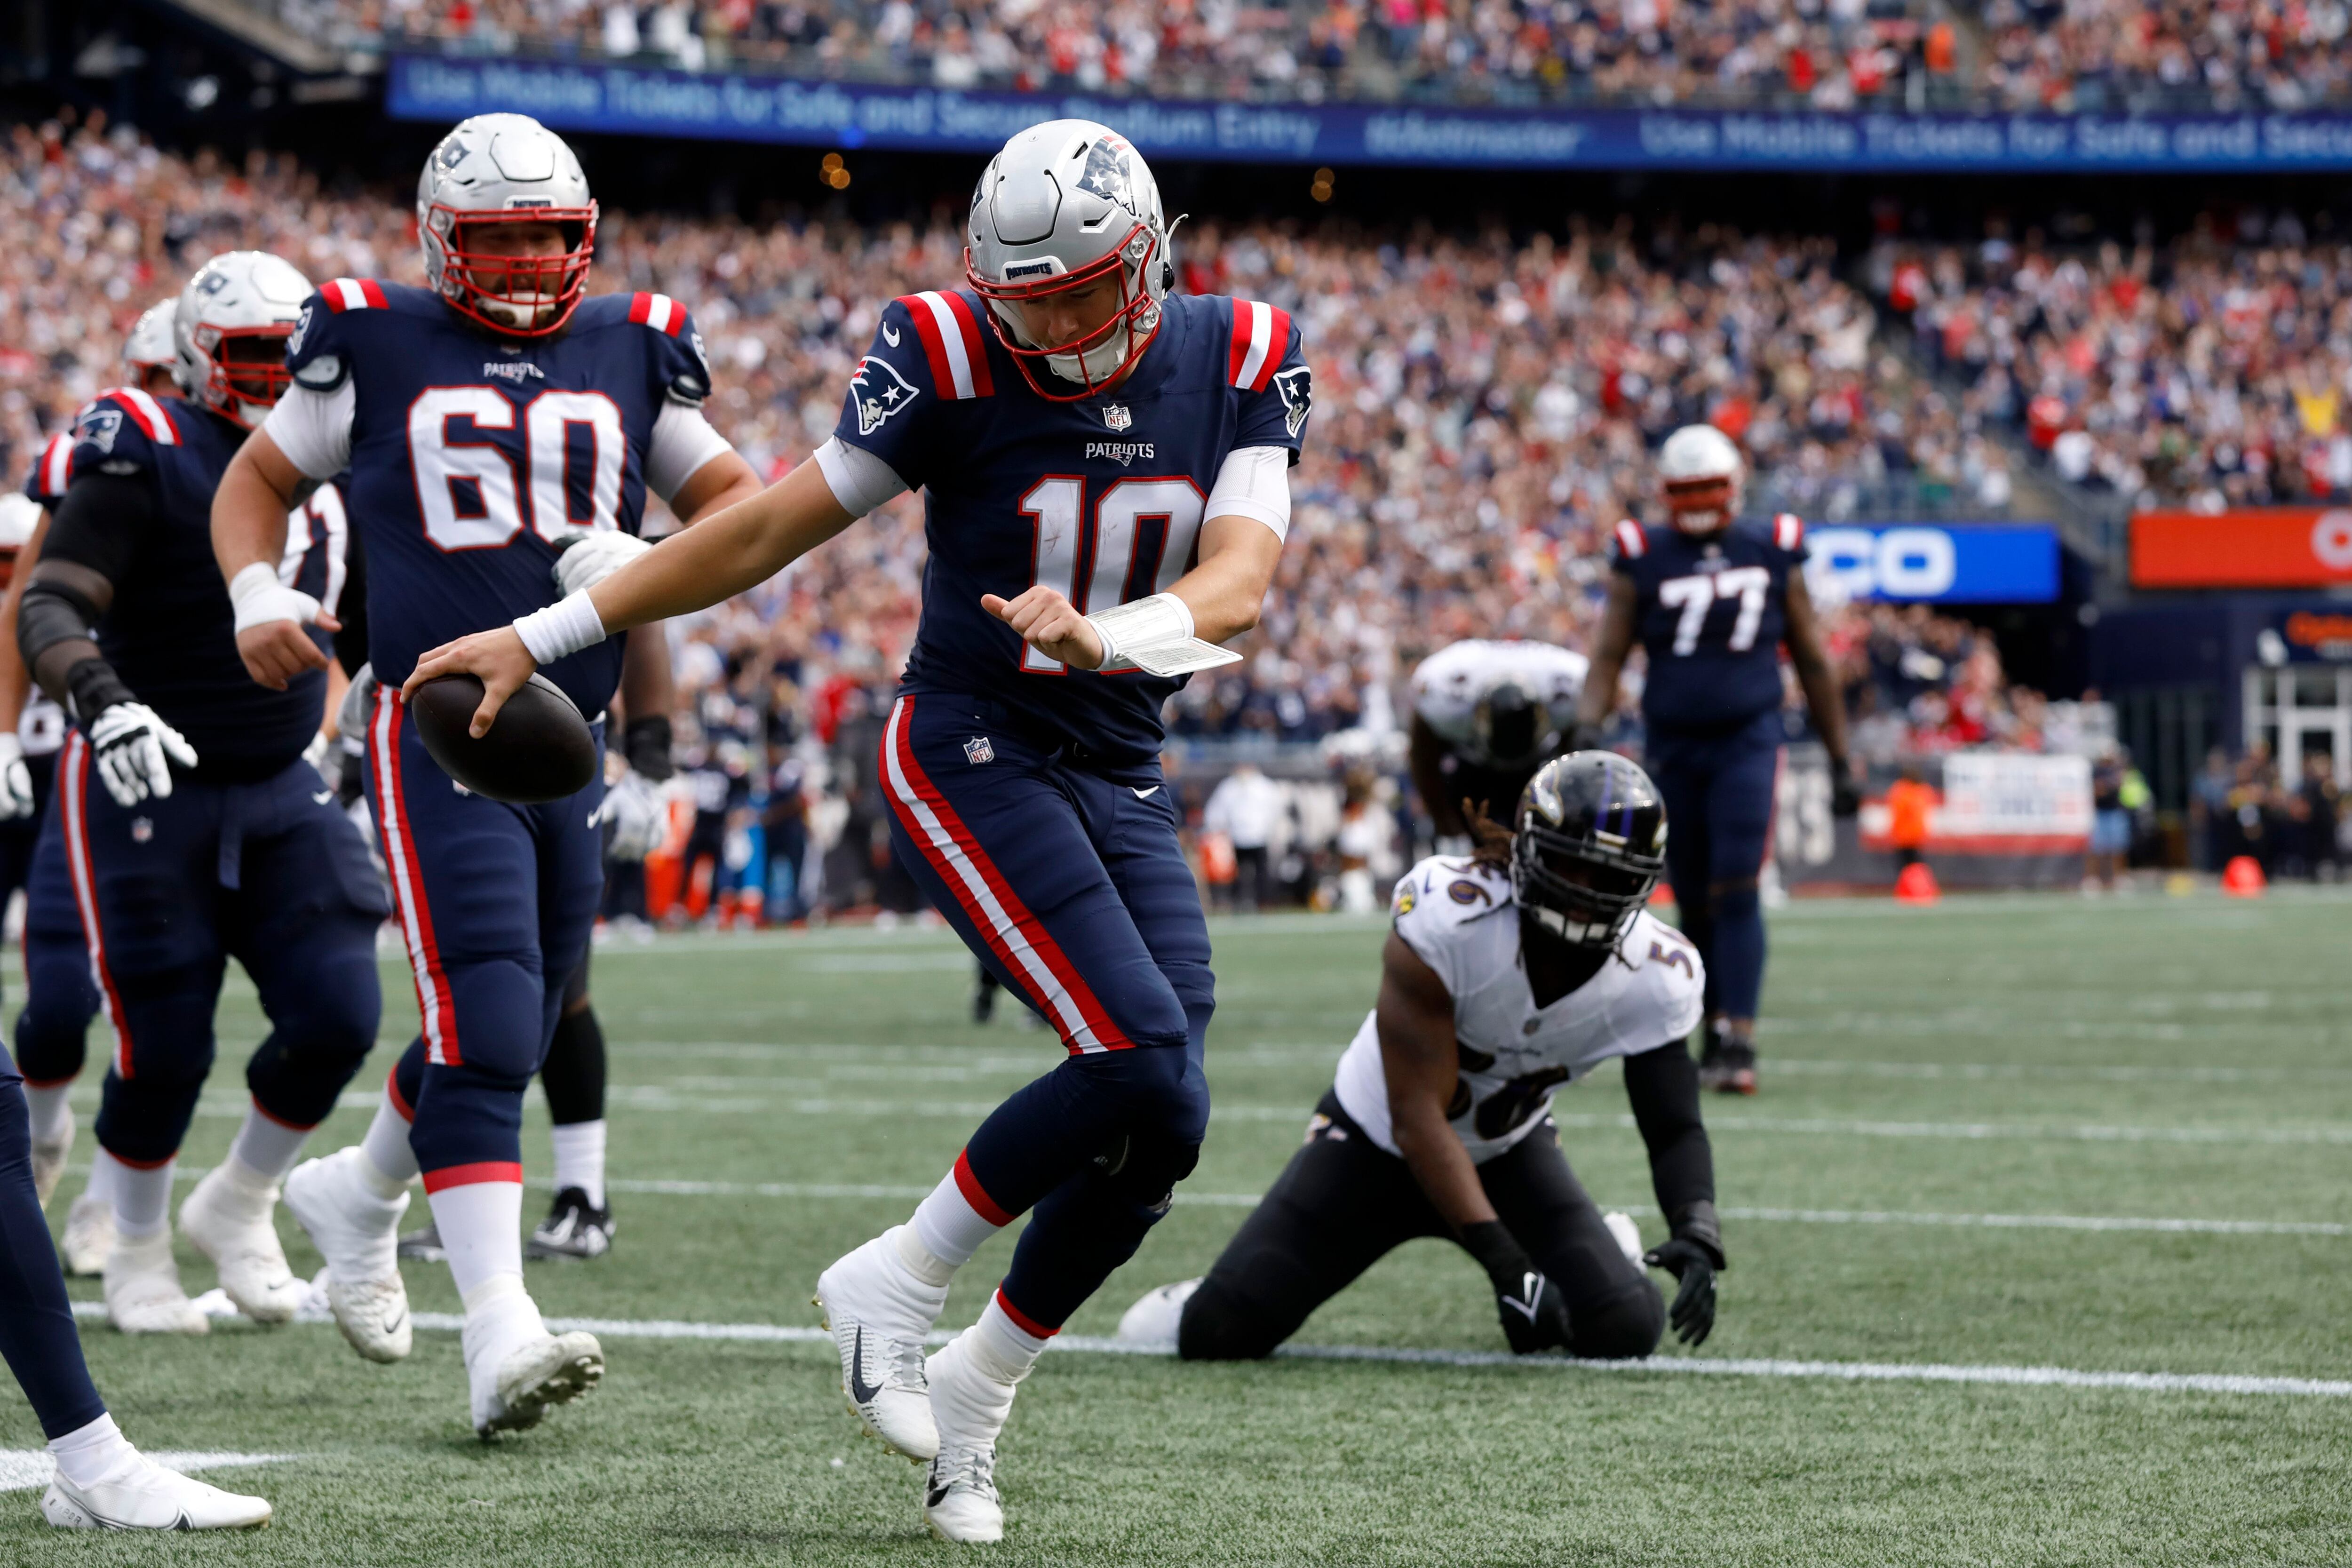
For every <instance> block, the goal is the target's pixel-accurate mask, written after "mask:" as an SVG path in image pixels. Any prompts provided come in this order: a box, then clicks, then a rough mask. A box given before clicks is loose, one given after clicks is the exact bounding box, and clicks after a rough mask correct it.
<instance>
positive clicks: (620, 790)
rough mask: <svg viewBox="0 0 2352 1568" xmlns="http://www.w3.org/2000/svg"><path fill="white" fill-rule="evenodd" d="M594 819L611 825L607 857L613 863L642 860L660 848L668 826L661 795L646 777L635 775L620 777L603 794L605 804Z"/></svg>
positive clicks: (627, 774)
mask: <svg viewBox="0 0 2352 1568" xmlns="http://www.w3.org/2000/svg"><path fill="white" fill-rule="evenodd" d="M597 815H598V816H599V817H600V818H601V819H602V820H604V821H605V822H609V823H611V824H612V825H613V842H612V845H611V847H610V849H609V851H608V853H610V854H611V856H612V857H613V858H614V859H615V860H642V859H644V858H646V856H647V855H650V854H652V853H653V852H654V850H656V848H658V847H660V845H661V841H662V832H663V829H665V828H666V827H667V826H668V825H669V813H668V812H667V810H665V809H664V808H663V805H662V796H661V791H660V790H659V789H657V788H656V787H655V786H654V784H652V783H651V782H649V781H648V780H647V779H646V776H645V774H643V773H635V772H631V773H623V774H622V775H621V780H620V782H619V783H618V784H614V786H613V787H612V788H610V789H608V790H606V791H605V792H604V805H602V806H600V807H599V808H598V809H597Z"/></svg>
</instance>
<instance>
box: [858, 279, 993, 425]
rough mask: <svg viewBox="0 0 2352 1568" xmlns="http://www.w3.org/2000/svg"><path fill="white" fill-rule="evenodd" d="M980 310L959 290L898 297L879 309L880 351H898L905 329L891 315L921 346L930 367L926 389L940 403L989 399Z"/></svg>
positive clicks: (984, 328)
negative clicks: (885, 348) (901, 322)
mask: <svg viewBox="0 0 2352 1568" xmlns="http://www.w3.org/2000/svg"><path fill="white" fill-rule="evenodd" d="M980 310H981V307H979V306H977V305H975V304H973V303H972V300H971V296H969V295H967V294H965V293H964V291H963V290H962V289H924V290H923V291H922V292H921V293H919V294H901V295H900V296H898V298H897V299H895V300H891V301H890V303H889V304H888V305H887V306H886V307H885V308H884V309H883V311H882V324H881V328H880V333H879V335H880V337H881V340H882V342H883V343H884V344H885V345H887V346H888V347H891V348H896V347H898V343H899V338H898V333H899V332H901V331H904V330H905V327H902V326H901V325H899V323H898V321H896V320H894V319H893V318H894V313H896V314H898V315H899V316H901V317H902V318H903V320H904V322H905V325H906V327H912V328H913V329H914V332H915V336H916V339H917V341H918V342H920V343H921V344H922V348H923V357H924V359H925V360H927V361H929V364H930V371H931V385H932V387H933V388H934V389H935V390H936V391H937V392H938V394H939V395H940V397H941V398H943V399H945V400H947V401H949V402H961V401H963V400H965V399H967V398H973V397H993V396H995V395H996V384H995V381H994V378H993V377H992V376H991V375H990V374H989V370H988V343H987V341H986V339H985V338H984V337H983V336H982V333H984V332H986V331H988V330H989V329H988V327H987V326H986V324H985V323H984V322H982V321H981V319H980Z"/></svg>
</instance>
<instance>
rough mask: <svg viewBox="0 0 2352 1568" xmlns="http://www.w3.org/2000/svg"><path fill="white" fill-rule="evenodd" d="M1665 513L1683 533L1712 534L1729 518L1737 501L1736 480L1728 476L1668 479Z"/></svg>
mask: <svg viewBox="0 0 2352 1568" xmlns="http://www.w3.org/2000/svg"><path fill="white" fill-rule="evenodd" d="M1665 492H1666V513H1667V515H1668V516H1669V517H1671V518H1673V519H1674V523H1675V527H1676V528H1678V529H1680V530H1682V531H1684V532H1685V533H1713V532H1715V531H1717V529H1720V528H1722V527H1724V526H1725V525H1727V523H1729V522H1730V521H1731V515H1732V512H1733V511H1734V510H1736V509H1737V508H1738V504H1739V485H1738V480H1736V479H1685V480H1681V481H1675V480H1671V479H1670V480H1668V481H1667V482H1666V486H1665Z"/></svg>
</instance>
